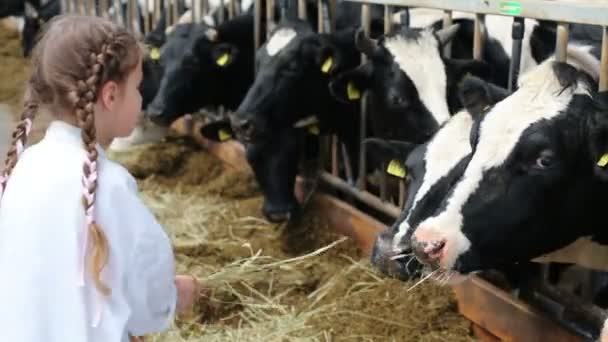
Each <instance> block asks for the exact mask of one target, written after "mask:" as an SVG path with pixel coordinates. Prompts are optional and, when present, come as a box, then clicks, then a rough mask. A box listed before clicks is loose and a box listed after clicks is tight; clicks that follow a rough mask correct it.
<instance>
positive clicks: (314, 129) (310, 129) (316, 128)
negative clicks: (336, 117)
mask: <svg viewBox="0 0 608 342" xmlns="http://www.w3.org/2000/svg"><path fill="white" fill-rule="evenodd" d="M308 133H310V134H312V135H319V133H321V131H320V130H319V126H317V125H312V126H309V127H308Z"/></svg>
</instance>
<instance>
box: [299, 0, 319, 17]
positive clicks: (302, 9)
mask: <svg viewBox="0 0 608 342" xmlns="http://www.w3.org/2000/svg"><path fill="white" fill-rule="evenodd" d="M317 4H319V5H320V4H321V0H319V1H317ZM319 8H321V6H319ZM307 17H308V13H306V0H298V18H300V19H302V20H306V18H307Z"/></svg>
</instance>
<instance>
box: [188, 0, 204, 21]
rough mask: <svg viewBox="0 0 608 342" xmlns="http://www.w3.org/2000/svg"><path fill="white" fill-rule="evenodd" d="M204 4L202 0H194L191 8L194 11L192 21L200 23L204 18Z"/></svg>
mask: <svg viewBox="0 0 608 342" xmlns="http://www.w3.org/2000/svg"><path fill="white" fill-rule="evenodd" d="M202 5H203V4H202V3H201V0H192V8H191V9H190V10H191V11H192V21H193V22H195V23H200V22H201V19H202V18H203V9H202V8H201V6H202ZM205 14H206V13H205Z"/></svg>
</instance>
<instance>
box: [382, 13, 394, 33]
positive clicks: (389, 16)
mask: <svg viewBox="0 0 608 342" xmlns="http://www.w3.org/2000/svg"><path fill="white" fill-rule="evenodd" d="M392 30H393V6H384V34H389V33H391V31H392Z"/></svg>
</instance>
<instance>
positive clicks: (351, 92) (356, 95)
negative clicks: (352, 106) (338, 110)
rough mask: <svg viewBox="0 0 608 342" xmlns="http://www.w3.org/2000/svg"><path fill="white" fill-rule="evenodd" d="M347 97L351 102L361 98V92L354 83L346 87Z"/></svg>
mask: <svg viewBox="0 0 608 342" xmlns="http://www.w3.org/2000/svg"><path fill="white" fill-rule="evenodd" d="M346 95H347V96H348V99H349V100H358V99H360V98H361V92H360V91H359V89H357V87H355V85H354V84H353V82H348V84H347V85H346Z"/></svg>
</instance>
